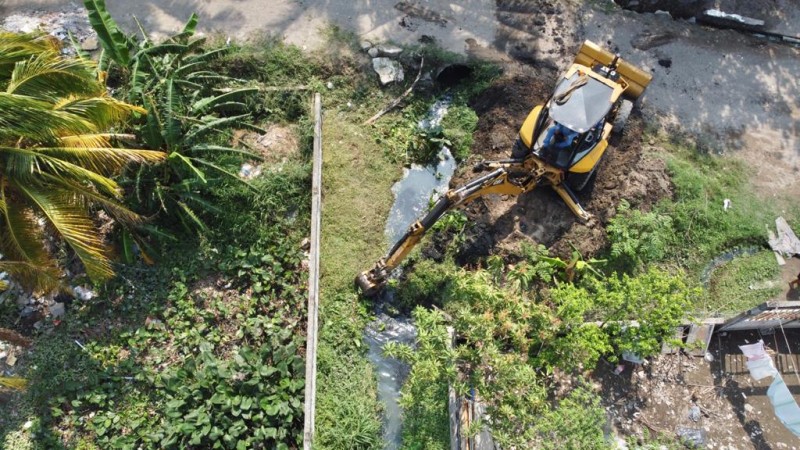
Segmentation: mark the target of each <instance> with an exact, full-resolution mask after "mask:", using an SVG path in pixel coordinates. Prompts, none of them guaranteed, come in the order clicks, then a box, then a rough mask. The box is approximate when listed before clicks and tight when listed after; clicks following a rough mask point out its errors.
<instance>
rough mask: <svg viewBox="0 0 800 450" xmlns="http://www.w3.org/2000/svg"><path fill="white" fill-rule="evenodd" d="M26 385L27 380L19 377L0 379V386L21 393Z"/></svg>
mask: <svg viewBox="0 0 800 450" xmlns="http://www.w3.org/2000/svg"><path fill="white" fill-rule="evenodd" d="M27 385H28V380H26V379H25V378H21V377H0V386H5V387H7V388H9V389H14V390H16V391H22V390H24V389H25V387H26V386H27Z"/></svg>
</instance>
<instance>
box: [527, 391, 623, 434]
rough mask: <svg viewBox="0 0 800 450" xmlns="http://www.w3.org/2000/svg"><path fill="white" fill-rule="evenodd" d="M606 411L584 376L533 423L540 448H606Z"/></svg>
mask: <svg viewBox="0 0 800 450" xmlns="http://www.w3.org/2000/svg"><path fill="white" fill-rule="evenodd" d="M606 422H607V419H606V412H605V409H603V405H602V404H601V403H600V395H598V394H597V393H596V392H595V391H594V390H593V389H592V387H591V385H588V384H586V382H585V381H584V380H583V379H579V380H578V386H576V387H575V388H574V389H573V390H572V391H570V392H569V394H567V396H566V397H564V398H562V399H561V400H559V401H558V402H557V404H556V405H553V406H552V407H551V408H549V409H548V410H547V411H546V412H545V413H544V414H542V416H541V418H540V420H539V422H538V423H537V424H536V431H537V433H538V434H539V435H540V436H541V440H540V441H539V443H540V446H541V448H542V449H552V450H556V449H558V450H560V449H606V448H609V447H610V445H609V443H608V442H607V441H606V438H605V435H604V431H603V429H604V427H605V426H606Z"/></svg>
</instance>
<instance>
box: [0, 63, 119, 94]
mask: <svg viewBox="0 0 800 450" xmlns="http://www.w3.org/2000/svg"><path fill="white" fill-rule="evenodd" d="M94 70H95V67H94V63H92V62H91V61H90V60H81V59H77V58H63V57H61V55H59V54H58V53H55V52H42V53H40V54H38V55H36V56H34V57H31V58H30V59H28V60H25V61H19V62H18V63H16V65H15V66H14V71H13V72H12V73H11V80H10V81H9V82H8V85H7V86H6V92H7V93H9V94H17V95H29V96H33V97H47V96H50V97H54V98H57V97H64V96H70V95H100V94H103V93H104V92H105V86H103V85H102V84H100V83H99V82H97V81H96V79H94Z"/></svg>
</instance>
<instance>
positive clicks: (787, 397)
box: [767, 374, 800, 437]
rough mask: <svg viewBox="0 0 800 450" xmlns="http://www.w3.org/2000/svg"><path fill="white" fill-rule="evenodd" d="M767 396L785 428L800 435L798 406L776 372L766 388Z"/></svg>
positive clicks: (799, 408)
mask: <svg viewBox="0 0 800 450" xmlns="http://www.w3.org/2000/svg"><path fill="white" fill-rule="evenodd" d="M767 397H769V401H770V403H772V406H773V407H774V408H775V415H776V416H777V417H778V420H780V421H781V423H782V424H783V425H784V426H786V428H787V429H788V430H789V431H791V432H792V433H794V435H795V436H798V437H800V406H798V405H797V401H796V400H795V399H794V397H792V392H791V391H789V387H788V386H786V383H785V382H784V381H783V377H781V376H780V374H778V375H777V376H776V377H775V379H774V380H772V384H771V385H770V386H769V388H768V389H767Z"/></svg>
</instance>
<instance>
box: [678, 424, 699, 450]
mask: <svg viewBox="0 0 800 450" xmlns="http://www.w3.org/2000/svg"><path fill="white" fill-rule="evenodd" d="M675 433H676V434H677V435H678V438H679V439H680V440H681V442H683V443H684V445H686V446H687V447H689V448H703V447H705V445H706V432H705V430H703V429H700V428H688V427H678V428H677V429H676V430H675Z"/></svg>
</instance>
